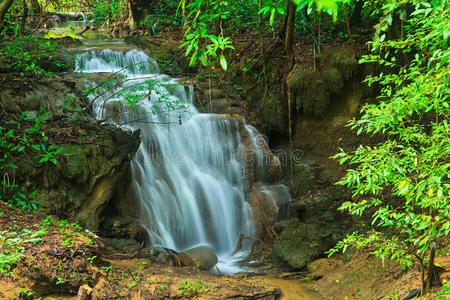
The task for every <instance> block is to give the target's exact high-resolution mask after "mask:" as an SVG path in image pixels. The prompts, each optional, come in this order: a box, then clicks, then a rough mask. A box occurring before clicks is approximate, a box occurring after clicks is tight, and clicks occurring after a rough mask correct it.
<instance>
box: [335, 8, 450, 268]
mask: <svg viewBox="0 0 450 300" xmlns="http://www.w3.org/2000/svg"><path fill="white" fill-rule="evenodd" d="M409 4H410V5H412V6H413V7H414V10H413V11H412V12H411V14H410V15H409V16H408V19H407V28H408V30H407V32H406V33H407V34H406V36H405V37H404V38H403V39H397V40H385V39H384V38H383V37H380V38H379V39H377V40H376V41H374V42H372V43H370V45H371V46H372V54H370V55H366V56H364V57H363V58H362V59H361V62H362V63H367V62H369V63H378V64H380V65H382V66H383V67H384V68H385V69H390V72H389V73H381V74H379V75H376V76H374V75H371V76H368V77H367V79H366V82H367V83H368V84H379V85H380V86H381V87H382V90H381V95H380V98H381V99H382V101H380V103H378V104H370V105H366V106H365V107H364V108H363V109H362V117H361V118H360V119H359V120H353V121H351V122H350V123H349V126H351V128H352V129H357V134H358V135H359V134H361V133H366V134H371V135H375V134H378V135H383V136H384V137H385V141H384V142H382V143H379V144H377V145H373V146H370V145H369V146H360V147H358V148H357V149H356V150H354V151H353V152H351V153H346V152H345V151H343V150H341V153H339V154H337V155H336V156H335V158H336V159H338V160H339V162H340V163H341V164H345V163H348V166H349V167H350V169H348V170H347V173H346V175H345V176H344V177H343V178H342V180H341V181H340V182H339V184H341V185H345V186H347V187H349V188H351V189H352V190H353V201H350V202H346V203H344V204H343V205H342V206H341V208H340V209H341V210H347V211H349V212H350V213H351V214H353V215H356V216H362V215H365V216H368V217H369V218H370V219H371V223H370V226H371V228H372V229H371V230H370V231H369V232H368V233H365V234H357V233H354V234H352V235H350V236H348V237H347V238H346V239H345V240H344V241H342V242H340V243H339V244H338V245H337V246H336V247H335V248H334V249H332V250H330V254H332V253H334V252H336V251H337V250H339V249H343V250H345V249H346V248H347V247H351V246H356V247H357V248H359V247H370V249H372V251H373V253H374V254H376V255H378V256H381V257H389V258H392V259H395V260H397V261H399V262H400V263H401V264H402V265H404V266H411V265H412V263H413V260H414V259H417V260H418V261H419V263H420V264H421V265H422V267H423V264H424V260H425V259H426V257H427V256H428V255H429V254H430V253H431V252H434V251H435V250H436V249H437V248H439V246H440V245H441V244H442V243H445V240H446V239H447V238H448V235H449V234H450V193H449V191H450V175H449V174H450V172H449V169H450V163H449V160H448V158H449V157H450V137H449V134H450V124H449V113H450V106H449V91H450V86H449V82H450V81H449V75H450V64H449V63H450V60H449V58H450V51H449V49H448V36H449V34H450V16H449V14H448V11H447V1H446V0H444V1H440V2H433V3H428V2H421V1H411V2H410V3H409ZM399 9H403V7H399ZM382 20H383V18H382ZM405 58H411V59H410V63H408V64H407V65H404V64H402V63H401V61H404V60H405ZM431 263H433V262H431ZM429 275H430V274H429Z"/></svg>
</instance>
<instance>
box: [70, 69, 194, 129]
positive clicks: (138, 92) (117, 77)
mask: <svg viewBox="0 0 450 300" xmlns="http://www.w3.org/2000/svg"><path fill="white" fill-rule="evenodd" d="M116 62H117V63H119V64H123V62H120V61H116ZM148 68H149V65H148V62H138V63H134V64H130V65H126V66H125V67H123V68H122V69H121V70H119V71H117V72H115V73H113V74H111V75H109V76H108V77H107V78H105V79H103V80H100V81H99V82H98V84H96V85H95V86H93V87H91V88H89V89H87V90H85V91H84V93H85V94H86V96H88V97H89V98H90V99H91V100H90V101H91V105H93V104H96V102H100V101H98V100H101V108H100V111H99V112H98V117H99V119H101V121H102V122H110V123H116V124H119V125H123V124H120V122H119V120H118V118H119V117H120V115H122V114H123V113H125V112H127V111H131V110H139V109H140V107H139V105H138V104H140V103H142V102H143V101H145V100H150V101H151V104H152V113H153V114H155V115H156V114H167V115H170V114H171V113H176V114H177V115H176V117H178V118H179V119H180V120H181V118H182V117H183V116H184V114H186V113H188V112H189V109H188V107H189V106H188V105H187V104H186V103H184V102H182V101H181V100H180V99H179V98H178V97H173V96H172V92H173V91H175V90H176V89H177V88H178V87H179V84H178V83H173V82H170V81H169V82H164V81H160V80H158V79H157V77H158V76H160V75H159V74H154V75H143V76H140V77H128V76H127V75H126V74H127V72H128V71H131V72H132V71H133V70H136V69H139V70H146V69H148ZM78 71H83V70H78ZM148 71H149V72H151V71H153V70H148ZM155 98H156V100H155ZM117 99H120V103H121V106H122V109H120V110H118V111H116V110H115V111H114V112H113V113H111V114H110V115H107V114H106V107H107V105H106V103H107V102H109V101H110V102H113V101H114V100H117ZM139 121H142V120H130V121H129V122H130V123H133V122H139ZM180 122H181V121H180Z"/></svg>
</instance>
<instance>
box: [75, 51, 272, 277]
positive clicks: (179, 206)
mask: <svg viewBox="0 0 450 300" xmlns="http://www.w3.org/2000/svg"><path fill="white" fill-rule="evenodd" d="M76 68H77V70H78V71H81V72H84V73H98V74H97V75H96V76H99V77H100V78H101V76H103V75H105V74H103V73H106V76H109V75H111V74H112V73H113V77H108V80H117V81H116V82H118V83H119V84H110V86H108V87H105V85H108V84H107V83H104V84H103V88H104V89H103V90H101V89H99V88H95V89H93V91H94V93H92V94H91V95H90V100H91V102H92V106H93V110H94V112H95V115H96V117H97V118H98V119H99V120H100V119H105V121H106V122H108V123H114V124H115V125H116V126H122V127H126V128H128V129H131V130H140V132H141V138H142V142H141V145H140V148H139V150H138V152H137V153H136V156H135V157H134V159H133V160H132V163H131V174H132V181H131V182H132V186H130V189H129V193H130V195H132V197H135V198H136V199H138V201H139V203H140V221H141V222H142V225H143V226H144V227H145V228H146V230H147V232H148V234H149V237H150V242H151V244H152V245H158V246H163V247H165V248H170V249H173V250H175V251H184V250H186V249H190V248H193V247H196V246H199V245H207V246H210V247H211V248H213V249H214V251H215V253H216V254H217V256H218V257H219V264H218V268H219V270H220V271H221V272H228V273H231V272H236V271H238V270H239V267H238V266H237V262H238V261H239V260H241V259H242V258H244V257H245V256H246V255H248V252H249V249H250V242H249V241H246V242H245V243H244V247H243V248H242V250H241V251H239V252H238V253H237V254H235V253H234V252H235V251H234V250H235V248H236V245H237V243H238V240H239V236H240V235H241V234H244V235H246V236H255V224H254V219H253V214H252V208H251V206H250V205H249V203H247V201H246V196H247V194H248V192H249V180H253V181H254V178H252V179H249V177H250V174H249V172H250V171H249V170H248V168H247V167H246V166H247V165H248V164H249V163H252V164H253V166H254V167H253V170H252V171H253V172H257V173H258V174H259V176H262V177H263V176H264V174H265V173H266V172H267V171H266V170H265V165H264V162H263V154H262V153H263V149H262V148H263V147H264V146H265V147H267V145H260V143H259V142H260V141H258V134H257V132H256V130H255V129H254V128H253V127H251V126H249V125H246V124H245V121H243V120H242V119H238V118H234V117H230V116H225V115H217V114H204V113H199V112H198V110H197V109H196V108H195V106H194V104H193V87H192V86H186V85H183V84H180V83H179V82H178V81H177V80H176V79H174V78H171V77H169V76H167V75H163V74H160V73H159V68H158V65H157V63H156V62H155V61H153V60H152V59H150V58H149V57H148V56H147V55H146V54H145V53H144V52H143V51H141V50H136V49H133V50H128V51H113V50H110V49H104V50H90V51H88V52H84V53H82V54H79V55H78V56H77V60H76ZM116 75H117V76H116ZM106 76H105V77H104V78H107V77H106ZM111 78H112V79H111ZM101 82H102V81H100V83H99V84H98V85H100V86H101V85H102V83H101ZM105 82H106V81H105ZM98 85H97V84H96V85H93V84H92V87H95V86H98ZM243 135H245V139H247V140H248V141H247V144H250V145H251V146H244V142H243V139H244V137H243ZM246 147H247V149H246ZM249 147H251V148H252V149H253V154H252V157H251V158H250V159H253V161H251V162H249V161H248V160H249V157H248V155H246V154H248V152H249V149H248V148H249ZM254 169H258V170H254ZM251 176H254V175H251Z"/></svg>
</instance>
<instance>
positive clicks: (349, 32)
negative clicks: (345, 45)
mask: <svg viewBox="0 0 450 300" xmlns="http://www.w3.org/2000/svg"><path fill="white" fill-rule="evenodd" d="M343 6H344V15H345V23H346V24H347V32H348V39H349V40H350V44H351V45H352V48H353V54H355V57H356V47H355V43H354V42H353V35H352V29H351V27H350V21H349V19H348V13H347V5H346V4H345V2H344V4H343Z"/></svg>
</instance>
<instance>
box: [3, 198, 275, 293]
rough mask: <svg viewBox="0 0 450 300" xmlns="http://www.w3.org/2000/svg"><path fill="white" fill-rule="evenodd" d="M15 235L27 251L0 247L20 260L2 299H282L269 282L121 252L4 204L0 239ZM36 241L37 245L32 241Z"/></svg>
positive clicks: (88, 235) (80, 232) (90, 236)
mask: <svg viewBox="0 0 450 300" xmlns="http://www.w3.org/2000/svg"><path fill="white" fill-rule="evenodd" d="M14 232H15V233H18V234H17V235H15V236H14V237H15V238H18V236H22V237H23V241H22V242H21V243H20V245H21V246H22V247H23V249H19V248H17V247H8V245H7V244H6V243H4V244H2V245H0V250H2V252H3V253H7V251H5V250H6V248H8V249H9V250H12V251H17V253H18V255H21V257H20V258H19V259H18V260H17V261H16V262H15V263H12V264H9V265H10V266H11V270H10V272H7V273H6V274H1V273H0V299H13V298H24V297H25V296H26V295H30V296H27V297H28V298H29V299H33V297H47V298H48V297H55V296H56V297H57V298H59V299H64V298H71V297H73V296H76V295H77V294H78V295H79V296H80V295H82V294H83V293H84V294H86V295H87V296H86V297H85V298H77V299H111V298H119V299H195V298H199V299H200V298H201V299H223V298H237V299H275V298H276V297H278V295H279V294H280V289H279V288H278V287H277V286H276V285H274V284H272V283H270V282H268V281H264V278H256V277H249V278H247V277H244V278H242V277H229V276H217V275H212V274H209V273H206V272H203V271H200V270H197V269H193V268H187V267H184V268H179V267H173V266H167V265H162V264H160V263H159V262H154V261H152V260H150V259H147V258H145V257H144V258H138V255H137V254H125V253H119V252H117V251H115V250H113V249H110V248H107V247H106V246H105V245H104V244H103V242H102V240H101V238H99V237H97V236H96V235H95V234H93V233H91V232H88V231H84V230H82V229H81V228H80V227H78V226H77V225H76V224H69V223H67V222H64V221H61V220H59V219H57V218H53V217H50V218H48V217H45V216H43V215H41V214H39V213H36V212H32V211H25V210H19V209H17V208H12V207H8V206H7V205H6V204H4V203H0V238H2V237H6V236H8V234H9V233H14ZM37 233H39V234H37ZM32 237H35V238H36V240H35V241H33V242H27V240H30V238H32ZM10 253H11V252H10ZM1 258H2V257H0V263H2V264H0V266H3V262H2V260H1ZM25 298H26V297H25ZM44 299H45V298H44Z"/></svg>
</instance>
